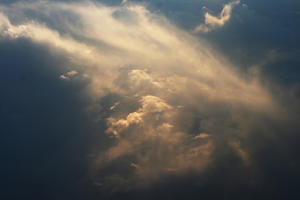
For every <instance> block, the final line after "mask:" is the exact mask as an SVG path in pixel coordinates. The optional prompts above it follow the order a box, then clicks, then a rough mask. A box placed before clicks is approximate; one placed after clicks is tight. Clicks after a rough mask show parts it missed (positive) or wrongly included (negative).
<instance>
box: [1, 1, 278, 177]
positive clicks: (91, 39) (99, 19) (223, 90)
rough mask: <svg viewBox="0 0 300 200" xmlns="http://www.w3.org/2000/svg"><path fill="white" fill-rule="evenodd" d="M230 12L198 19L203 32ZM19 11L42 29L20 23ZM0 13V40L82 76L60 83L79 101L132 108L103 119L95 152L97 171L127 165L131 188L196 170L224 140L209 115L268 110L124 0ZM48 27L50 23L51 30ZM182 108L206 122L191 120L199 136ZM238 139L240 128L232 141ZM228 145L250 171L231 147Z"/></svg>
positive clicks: (244, 81) (235, 77)
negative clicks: (49, 52) (42, 51)
mask: <svg viewBox="0 0 300 200" xmlns="http://www.w3.org/2000/svg"><path fill="white" fill-rule="evenodd" d="M237 3H238V1H236V2H233V3H230V4H227V5H225V7H224V9H223V10H222V12H221V14H220V17H219V18H217V17H214V16H211V15H210V14H208V13H207V14H206V15H205V17H206V20H205V23H206V25H205V26H206V27H207V28H208V29H210V28H215V27H220V26H223V25H224V24H225V23H226V22H227V21H228V20H229V18H230V14H231V10H232V7H233V6H234V5H235V4H237ZM25 11H30V12H31V13H35V14H36V15H37V16H43V17H44V18H45V19H46V20H45V22H41V21H38V19H35V18H32V17H30V16H27V18H26V17H24V16H26V14H25V13H26V12H25ZM0 12H1V14H0V35H1V37H5V38H10V39H17V38H27V39H30V40H32V41H33V42H36V43H40V44H44V45H46V46H48V47H50V48H52V49H53V50H54V51H58V52H63V53H64V54H65V56H66V57H68V58H69V60H70V62H71V63H74V65H76V66H82V71H83V72H84V74H79V73H78V72H77V71H70V72H68V73H66V74H63V75H62V76H61V77H60V78H61V79H68V78H70V77H72V76H75V75H76V76H83V77H85V78H87V79H89V80H90V81H91V84H90V86H89V95H91V96H92V97H94V98H95V99H99V98H101V97H103V96H105V95H106V94H107V93H117V94H119V95H121V96H123V97H128V98H129V99H130V100H131V101H132V102H137V104H138V108H137V109H136V110H135V111H132V110H129V109H128V112H127V113H126V112H120V111H118V106H120V105H122V104H123V103H124V102H122V101H121V102H115V104H114V106H112V107H111V110H112V111H114V114H112V116H111V117H109V118H108V119H107V125H108V129H107V134H110V135H112V136H113V137H114V139H115V140H116V145H114V146H112V147H111V148H109V149H107V151H106V152H104V153H103V152H101V153H99V154H100V156H99V158H98V159H97V161H96V162H95V166H96V169H97V170H98V169H101V167H102V166H104V165H107V164H108V163H110V162H112V161H113V160H116V159H119V158H122V157H123V156H130V159H131V162H129V163H128V166H132V167H133V168H134V169H135V176H134V178H133V179H134V180H136V179H137V180H143V181H144V182H147V181H150V180H153V179H158V178H159V177H160V175H161V174H164V173H171V172H172V173H182V172H185V171H187V170H195V171H201V170H203V169H204V168H205V167H206V166H207V165H208V164H209V161H210V159H211V154H212V152H213V149H214V139H213V137H210V134H213V133H214V132H216V133H219V132H221V131H220V130H222V131H223V132H224V135H226V134H225V133H227V132H230V131H229V129H228V127H227V126H226V125H225V124H222V123H223V121H224V120H223V121H222V120H218V117H219V115H218V113H217V112H216V111H215V110H216V107H221V110H226V112H227V113H230V117H232V120H236V121H237V123H239V122H240V120H241V121H242V120H243V119H242V118H241V117H240V116H242V114H240V113H238V112H237V108H242V110H245V111H246V112H250V113H265V114H266V115H270V114H272V112H271V111H273V110H276V108H277V107H276V104H275V103H274V102H273V100H272V97H271V95H270V94H269V92H268V91H267V90H265V89H264V88H263V87H262V86H261V84H260V82H259V77H256V76H252V77H251V76H248V77H246V78H245V77H244V78H242V77H241V76H240V75H239V73H238V72H237V71H235V70H234V67H233V66H232V65H231V64H230V63H229V62H227V61H226V60H225V59H224V58H223V57H222V56H221V55H219V54H218V53H217V52H215V51H213V50H212V49H211V48H210V47H209V45H208V44H206V43H205V42H204V41H201V39H199V38H195V37H193V36H192V35H191V34H190V33H188V32H186V31H184V30H181V29H179V28H177V27H175V26H174V25H172V23H171V22H169V21H168V20H167V19H165V18H164V17H163V16H159V15H156V14H153V13H151V12H150V11H148V10H147V9H146V8H145V7H143V6H141V5H138V4H133V3H130V4H126V1H123V4H122V5H120V6H115V7H107V6H103V5H101V4H94V3H90V2H86V3H83V4H77V3H51V2H46V1H41V2H38V3H17V4H14V5H13V6H11V7H1V8H0ZM66 13H67V15H66ZM12 15H14V16H17V17H18V19H20V20H19V21H18V23H13V22H12V21H11V20H10V16H12ZM49 16H59V17H58V18H54V19H53V18H51V17H49ZM67 17H75V18H76V20H68V18H67ZM48 23H49V24H51V23H54V24H55V25H56V26H55V27H56V29H55V28H53V26H50V25H47V24H48ZM198 29H199V30H200V28H196V30H197V31H198ZM191 107H192V108H193V111H195V112H196V111H197V112H200V111H201V113H203V115H204V116H209V118H208V119H203V120H202V121H201V129H202V130H199V131H201V132H202V131H205V133H204V132H202V133H201V132H200V133H201V134H199V132H197V134H198V135H195V134H194V133H190V132H189V130H190V129H191V128H189V127H188V126H191V123H192V121H193V119H194V118H195V116H194V114H193V113H192V112H191V111H190V110H189V109H188V108H191ZM214 113H216V114H215V115H216V116H215V115H214ZM203 118H204V117H203ZM243 122H244V121H243ZM217 127H218V128H217ZM245 130H247V127H246V128H244V126H243V123H241V132H242V131H245ZM239 133H240V132H239ZM222 137H226V136H222ZM229 143H230V144H232V147H233V148H235V149H237V151H238V154H239V155H240V156H241V157H242V159H243V160H247V162H250V161H249V158H247V154H246V153H245V152H244V150H242V149H241V147H240V144H239V143H238V142H235V143H232V141H229ZM150 182H151V181H150Z"/></svg>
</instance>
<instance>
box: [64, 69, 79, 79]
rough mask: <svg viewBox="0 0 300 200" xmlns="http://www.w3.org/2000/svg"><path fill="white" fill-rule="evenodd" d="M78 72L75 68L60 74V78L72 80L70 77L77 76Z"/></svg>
mask: <svg viewBox="0 0 300 200" xmlns="http://www.w3.org/2000/svg"><path fill="white" fill-rule="evenodd" d="M76 74H78V72H77V71H75V70H72V71H69V72H67V73H65V74H62V75H60V76H59V78H60V79H62V80H70V78H71V77H73V76H75V75H76Z"/></svg>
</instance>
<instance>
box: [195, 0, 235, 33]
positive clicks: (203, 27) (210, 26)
mask: <svg viewBox="0 0 300 200" xmlns="http://www.w3.org/2000/svg"><path fill="white" fill-rule="evenodd" d="M239 3H240V1H239V0H238V1H233V2H231V3H228V4H226V5H225V6H224V7H223V9H222V11H221V13H220V15H219V16H217V17H216V16H213V15H211V14H209V13H208V12H207V13H205V16H204V17H205V24H200V25H198V26H197V27H196V28H195V29H194V32H195V33H198V32H209V31H211V30H214V29H216V28H220V27H222V26H224V25H225V23H226V22H228V21H229V19H230V17H231V11H232V9H233V7H234V6H235V5H237V4H239Z"/></svg>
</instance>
